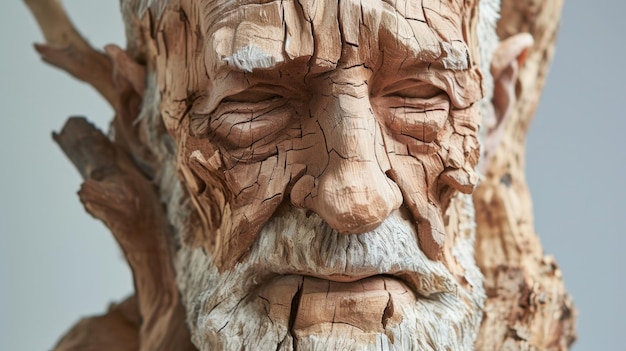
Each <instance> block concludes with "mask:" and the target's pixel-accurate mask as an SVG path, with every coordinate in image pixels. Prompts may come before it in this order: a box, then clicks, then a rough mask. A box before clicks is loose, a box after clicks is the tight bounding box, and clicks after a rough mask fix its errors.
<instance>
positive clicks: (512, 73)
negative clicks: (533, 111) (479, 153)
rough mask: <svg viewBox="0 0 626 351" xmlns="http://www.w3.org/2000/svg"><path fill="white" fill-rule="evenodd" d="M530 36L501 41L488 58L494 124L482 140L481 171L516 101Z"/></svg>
mask: <svg viewBox="0 0 626 351" xmlns="http://www.w3.org/2000/svg"><path fill="white" fill-rule="evenodd" d="M533 43H534V40H533V37H532V36H531V35H530V34H528V33H518V34H515V35H513V36H511V37H509V38H507V39H505V40H503V41H501V42H500V44H499V45H498V48H497V49H496V51H495V52H494V54H493V60H492V61H491V75H492V76H493V83H494V84H493V100H492V103H493V113H494V115H495V121H496V123H495V125H493V126H489V130H487V135H486V138H485V140H484V144H485V145H483V146H484V148H485V155H484V159H483V162H482V165H481V166H482V167H481V173H484V171H486V170H487V167H488V164H489V161H490V160H489V159H490V157H491V156H493V153H494V152H495V150H496V148H497V147H498V145H499V144H500V140H501V138H502V134H503V131H504V126H505V125H506V121H507V120H508V117H509V116H510V115H511V111H512V110H513V107H514V106H515V104H516V103H517V93H518V92H516V91H515V86H516V84H517V79H518V76H519V70H520V67H521V66H522V65H523V64H524V61H525V60H526V57H527V55H528V50H529V49H530V47H531V46H532V45H533Z"/></svg>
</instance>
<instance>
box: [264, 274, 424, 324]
mask: <svg viewBox="0 0 626 351" xmlns="http://www.w3.org/2000/svg"><path fill="white" fill-rule="evenodd" d="M417 296H418V295H416V293H415V292H414V290H413V289H412V288H410V287H409V286H407V284H406V283H405V282H404V281H403V280H402V279H400V278H398V277H397V276H390V275H375V276H369V277H355V276H345V275H332V276H325V277H313V276H309V275H295V274H292V275H283V276H278V277H275V278H274V279H272V280H270V281H268V282H267V283H266V284H264V285H263V286H262V287H261V289H260V291H259V294H258V297H259V299H260V300H261V301H262V303H263V304H264V307H265V310H266V312H267V315H268V316H269V317H270V318H271V319H272V320H276V319H282V320H288V321H289V328H290V330H291V331H292V332H293V333H294V335H298V334H307V335H311V334H323V333H326V332H327V331H328V330H329V329H332V328H333V327H336V326H337V325H342V326H344V327H350V328H355V331H357V332H359V333H381V332H384V330H385V328H386V327H387V325H390V324H391V325H394V324H398V323H399V322H401V321H402V309H403V308H402V307H403V306H412V305H414V304H415V303H416V301H417V298H418V297H417Z"/></svg>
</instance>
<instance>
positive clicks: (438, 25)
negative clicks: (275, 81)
mask: <svg viewBox="0 0 626 351" xmlns="http://www.w3.org/2000/svg"><path fill="white" fill-rule="evenodd" d="M467 3H468V2H467V1H463V0H454V1H443V0H421V1H420V0H383V1H381V0H341V1H339V0H324V1H322V0H285V1H258V0H257V1H213V2H210V3H205V5H204V6H203V8H202V10H201V13H202V16H201V18H202V24H201V27H202V30H203V31H204V33H205V36H206V39H207V47H206V50H207V51H206V55H205V57H206V67H207V71H208V72H209V75H212V73H215V72H217V71H218V70H219V69H220V68H222V66H230V67H231V68H232V67H234V68H238V69H240V70H243V71H251V70H253V69H254V68H269V67H271V66H274V65H276V64H277V63H282V62H285V61H290V60H296V59H298V58H304V59H306V60H307V61H308V62H313V64H314V65H315V66H336V64H337V63H338V62H339V61H340V59H341V56H342V52H343V51H344V49H345V46H351V47H353V48H360V49H359V50H360V51H361V52H362V53H361V54H360V56H361V59H362V62H360V63H366V64H368V63H369V64H372V62H368V61H375V60H377V59H379V57H374V56H376V55H380V54H381V52H382V53H387V54H395V55H387V56H397V57H401V58H402V59H403V60H407V59H409V60H411V59H415V60H418V61H421V62H424V63H439V64H441V65H443V66H445V68H449V69H459V70H463V69H467V68H468V66H469V55H470V54H469V50H468V48H467V44H466V42H467V40H466V38H465V36H467V32H468V30H467V29H466V27H467V22H468V20H467V17H468V16H467V15H468V14H470V13H475V11H471V10H473V9H472V8H471V7H472V6H469V5H467ZM355 64H359V63H355ZM331 68H332V67H331Z"/></svg>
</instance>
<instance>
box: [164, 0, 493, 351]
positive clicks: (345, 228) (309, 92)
mask: <svg viewBox="0 0 626 351" xmlns="http://www.w3.org/2000/svg"><path fill="white" fill-rule="evenodd" d="M216 3H219V4H213V3H210V2H204V1H192V0H183V1H181V4H180V7H179V8H178V7H175V6H171V7H170V8H168V9H167V10H166V11H165V13H164V14H163V16H162V18H161V20H160V21H159V23H158V24H157V27H158V28H159V30H158V31H156V32H155V33H157V34H156V40H155V47H156V51H155V52H156V72H157V77H158V84H159V87H160V90H161V98H162V103H161V112H162V115H163V118H164V121H165V125H166V126H167V128H168V130H169V131H170V133H171V134H172V135H173V136H174V138H175V140H176V142H177V145H178V168H179V172H180V174H181V179H182V182H183V184H184V185H185V187H186V189H187V191H188V193H189V195H190V198H191V201H192V202H193V205H194V206H193V208H194V210H193V211H194V215H197V218H198V219H199V220H198V221H197V222H194V221H190V222H189V223H187V224H186V225H185V227H184V228H179V229H180V230H181V231H183V237H184V240H183V243H182V247H183V248H182V249H181V250H180V252H179V254H178V261H177V270H178V280H179V286H180V289H181V291H182V294H183V297H184V301H185V304H186V305H187V311H188V314H189V315H190V319H191V321H192V322H191V327H192V333H193V335H194V342H195V343H196V344H197V345H198V346H199V347H200V348H206V349H212V348H219V347H223V348H225V349H235V348H239V346H242V345H244V346H245V345H252V344H251V343H254V345H264V346H263V347H261V348H260V349H269V347H270V345H271V347H274V348H277V347H278V346H279V345H281V347H283V349H291V347H292V345H296V344H298V345H300V347H302V348H304V349H308V348H314V347H321V346H323V345H326V346H325V347H331V346H329V345H334V346H332V347H331V349H332V348H335V347H341V345H344V346H345V347H346V348H348V349H351V348H354V349H362V347H363V346H364V345H365V344H370V345H371V346H372V347H373V345H382V344H385V345H389V347H391V348H398V349H409V348H411V347H415V348H417V349H432V348H433V347H434V349H444V348H446V347H450V348H452V349H460V350H462V349H466V348H465V347H469V348H471V345H472V342H473V337H474V336H473V335H474V334H475V331H476V328H477V327H478V324H479V322H480V313H479V310H480V305H481V303H482V298H483V291H482V282H481V279H480V273H479V272H478V269H477V268H476V267H475V266H474V263H473V258H472V254H473V251H472V250H473V249H472V247H471V246H472V226H471V221H472V215H473V212H472V211H473V209H472V207H471V200H468V197H467V196H463V195H461V194H460V193H465V194H469V193H471V192H472V190H473V187H474V185H475V183H476V180H477V176H476V174H475V173H474V168H475V166H476V163H477V161H478V156H479V146H478V141H477V129H478V122H479V112H478V110H477V107H476V104H475V103H476V102H477V101H478V100H479V99H480V98H481V94H482V92H481V88H480V73H479V72H478V70H477V68H476V63H475V62H474V61H473V52H474V51H475V48H468V41H471V38H470V37H471V34H469V33H472V28H471V27H472V25H471V21H472V20H473V18H471V16H470V14H471V13H473V12H475V11H470V10H472V9H473V5H467V2H464V1H460V0H459V1H450V2H441V1H434V0H432V1H429V0H423V1H422V2H416V1H410V0H406V1H358V0H342V1H316V0H300V1H295V0H294V1H288V0H286V1H256V2H254V4H248V5H240V4H239V3H240V2H235V1H220V2H216ZM420 4H421V5H420ZM470 49H471V50H470ZM467 223H470V224H469V225H467ZM442 320H443V321H444V323H443V324H445V325H446V326H445V327H444V329H445V330H441V329H439V330H432V329H433V328H434V327H435V325H438V328H441V324H442V323H441V321H442ZM251 321H252V322H251ZM429 329H430V330H429ZM324 340H325V341H324ZM333 340H335V341H333ZM324 343H329V344H324ZM332 343H335V344H332ZM342 343H343V344H342ZM359 345H360V346H359ZM428 345H431V346H428ZM294 347H295V346H294Z"/></svg>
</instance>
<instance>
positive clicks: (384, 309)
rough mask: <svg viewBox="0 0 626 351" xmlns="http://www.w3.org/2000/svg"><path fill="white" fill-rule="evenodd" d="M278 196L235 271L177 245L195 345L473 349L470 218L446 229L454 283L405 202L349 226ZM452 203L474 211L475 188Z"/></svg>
mask: <svg viewBox="0 0 626 351" xmlns="http://www.w3.org/2000/svg"><path fill="white" fill-rule="evenodd" d="M285 207H286V208H283V209H281V210H279V211H277V213H276V214H275V215H274V216H273V217H272V218H271V219H270V221H269V222H268V223H267V224H266V225H265V226H264V227H263V228H262V230H261V231H260V233H259V235H258V237H257V239H256V241H255V242H254V244H253V245H252V247H251V248H250V251H249V255H248V257H247V258H246V259H245V261H243V262H241V263H238V264H237V265H236V266H235V268H234V269H232V270H229V271H225V272H219V271H218V270H217V268H216V267H215V264H214V263H213V257H212V255H211V254H210V253H206V252H205V251H204V250H202V249H200V248H190V247H188V246H185V245H184V244H183V245H182V247H181V248H180V249H179V250H178V252H177V254H176V260H175V266H176V271H177V283H178V287H179V289H180V291H181V295H182V299H183V304H184V305H185V307H186V310H187V317H188V323H189V326H190V329H191V333H192V341H193V342H194V344H195V345H196V346H197V347H198V348H199V349H200V350H242V349H256V350H461V351H462V350H472V349H473V344H474V340H475V339H476V336H477V332H478V328H479V326H480V321H481V320H482V306H483V303H484V300H485V293H484V289H483V285H482V275H481V273H480V271H479V269H478V267H477V266H476V264H475V262H474V258H473V253H474V249H473V245H474V225H473V221H467V218H464V219H463V220H459V223H471V224H469V225H468V224H466V225H464V226H463V225H461V226H457V227H455V229H454V230H453V231H454V232H452V233H450V232H448V233H447V235H453V236H454V238H453V240H451V241H450V242H451V243H453V245H452V247H451V250H450V252H451V254H452V255H453V256H454V258H455V259H456V261H457V262H458V264H459V265H460V266H461V268H462V269H463V270H464V274H463V279H462V280H464V282H463V283H460V282H459V280H458V279H456V278H455V276H454V275H453V274H452V273H451V272H450V271H449V270H448V268H447V267H446V266H445V265H444V264H443V263H442V262H439V261H432V260H430V259H428V257H426V255H425V254H424V253H423V252H422V251H421V250H420V248H419V245H418V242H417V236H416V231H415V228H414V225H413V224H412V222H411V220H410V218H408V217H409V216H406V215H405V214H404V213H402V212H401V211H395V212H394V213H392V214H391V215H390V216H389V218H387V219H386V220H385V221H384V222H383V223H382V224H381V225H380V226H379V227H378V228H376V229H374V230H372V231H370V232H367V233H363V234H355V235H346V234H341V233H338V232H337V231H335V230H333V229H332V228H331V227H330V226H328V225H327V224H326V223H325V222H324V221H323V220H322V219H321V218H320V217H319V216H317V215H316V214H312V213H307V212H306V211H304V210H300V209H296V208H293V207H291V206H285ZM452 207H454V208H456V209H461V212H462V214H461V215H462V216H465V217H468V216H469V217H471V219H473V206H472V202H471V197H470V196H467V195H461V194H459V195H457V196H456V197H455V198H454V199H453V200H452V203H451V206H449V208H452ZM457 217H458V216H452V218H457ZM448 227H454V226H448ZM355 289H356V290H355ZM357 290H358V291H357ZM346 306H348V307H346Z"/></svg>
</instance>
